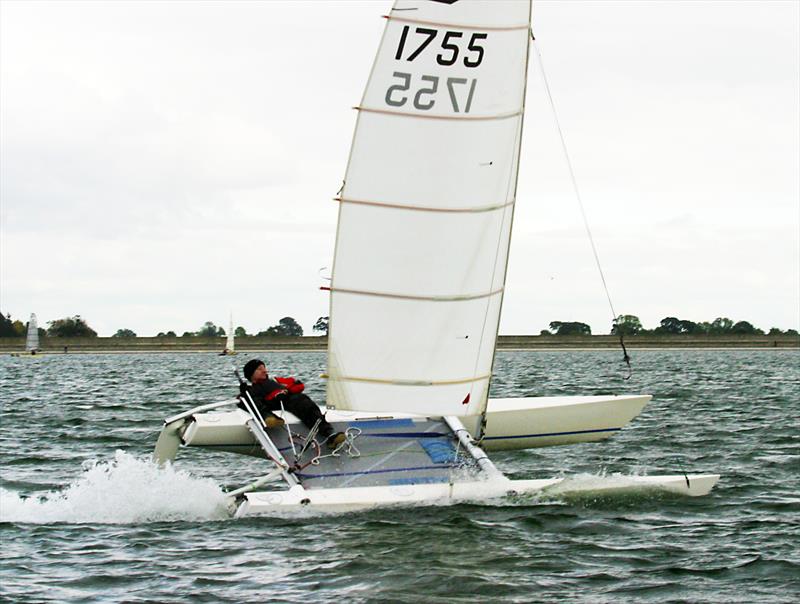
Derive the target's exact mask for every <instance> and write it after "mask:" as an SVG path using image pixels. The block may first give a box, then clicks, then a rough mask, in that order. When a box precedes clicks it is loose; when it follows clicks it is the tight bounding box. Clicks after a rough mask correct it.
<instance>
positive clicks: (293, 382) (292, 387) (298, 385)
mask: <svg viewBox="0 0 800 604" xmlns="http://www.w3.org/2000/svg"><path fill="white" fill-rule="evenodd" d="M273 379H274V380H275V381H276V382H278V383H279V384H280V385H281V386H283V387H284V388H286V390H288V391H289V394H300V393H301V392H302V391H303V390H305V389H306V385H305V384H304V383H303V382H301V381H300V380H297V379H295V378H293V377H285V378H284V377H276V378H273Z"/></svg>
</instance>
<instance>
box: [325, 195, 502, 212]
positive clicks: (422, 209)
mask: <svg viewBox="0 0 800 604" xmlns="http://www.w3.org/2000/svg"><path fill="white" fill-rule="evenodd" d="M334 201H339V202H341V203H352V204H355V205H361V206H372V207H376V208H387V209H392V210H412V211H418V212H450V213H453V214H478V213H482V212H493V211H495V210H502V209H503V208H507V207H508V206H511V205H514V201H509V202H508V203H501V204H495V205H491V206H479V207H475V208H434V207H431V206H411V205H405V204H399V203H386V202H383V201H366V200H364V199H347V198H344V197H334Z"/></svg>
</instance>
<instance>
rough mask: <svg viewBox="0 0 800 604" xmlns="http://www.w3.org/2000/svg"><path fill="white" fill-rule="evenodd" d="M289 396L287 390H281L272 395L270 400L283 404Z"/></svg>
mask: <svg viewBox="0 0 800 604" xmlns="http://www.w3.org/2000/svg"><path fill="white" fill-rule="evenodd" d="M288 398H289V392H288V391H287V390H281V391H279V392H277V393H276V394H275V396H273V397H272V400H273V401H275V402H276V403H278V404H279V405H285V404H286V400H287V399H288Z"/></svg>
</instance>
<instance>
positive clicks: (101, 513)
mask: <svg viewBox="0 0 800 604" xmlns="http://www.w3.org/2000/svg"><path fill="white" fill-rule="evenodd" d="M228 517H229V516H228V513H227V511H226V497H225V494H224V493H223V491H222V489H221V488H220V486H219V485H218V484H217V483H216V482H214V481H213V480H211V479H208V478H197V477H194V476H192V475H190V474H189V473H188V472H184V471H181V470H176V469H175V468H173V467H172V466H171V465H166V466H164V467H159V466H158V465H156V464H155V463H153V462H152V461H150V460H149V458H148V459H139V458H136V457H134V456H133V455H130V454H128V453H126V452H124V451H121V450H118V451H117V452H116V455H115V457H114V460H113V461H110V462H91V463H87V464H86V466H85V468H84V472H83V474H82V475H81V476H80V477H78V478H77V479H76V480H74V481H73V482H72V483H71V484H69V485H68V486H67V487H65V488H64V489H62V490H60V491H50V492H47V493H44V494H41V495H33V496H30V497H23V496H20V495H19V494H18V493H15V492H13V491H9V490H6V489H0V522H24V523H34V524H48V523H53V522H66V523H76V524H77V523H101V524H125V523H141V522H160V521H174V520H219V519H224V518H228Z"/></svg>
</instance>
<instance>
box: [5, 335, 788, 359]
mask: <svg viewBox="0 0 800 604" xmlns="http://www.w3.org/2000/svg"><path fill="white" fill-rule="evenodd" d="M40 344H41V347H42V351H43V352H46V353H62V354H63V353H65V352H66V353H76V352H77V353H80V352H109V353H113V352H204V353H209V352H220V351H221V350H222V349H223V348H224V347H225V338H156V337H152V338H100V337H97V338H41V341H40ZM327 345H328V338H327V337H325V336H309V337H302V338H280V337H256V336H250V337H242V338H236V350H237V352H248V351H250V352H256V351H272V350H300V351H302V350H308V351H324V350H326V349H327ZM625 345H626V346H627V347H628V348H630V349H632V350H635V349H646V348H750V349H764V350H770V349H776V348H800V336H789V335H779V336H767V335H763V336H754V335H715V336H711V335H704V336H690V335H650V334H646V335H637V336H626V338H625ZM618 347H619V338H618V337H617V336H500V339H499V341H498V349H499V350H580V349H586V350H592V349H597V350H601V349H612V348H618ZM24 350H25V338H0V353H17V352H21V351H24Z"/></svg>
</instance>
